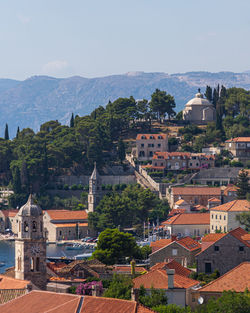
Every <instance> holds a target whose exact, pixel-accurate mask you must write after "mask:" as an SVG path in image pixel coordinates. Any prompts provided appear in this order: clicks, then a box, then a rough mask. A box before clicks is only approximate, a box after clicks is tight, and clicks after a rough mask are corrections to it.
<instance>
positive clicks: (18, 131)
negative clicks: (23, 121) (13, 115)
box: [16, 126, 20, 138]
mask: <svg viewBox="0 0 250 313" xmlns="http://www.w3.org/2000/svg"><path fill="white" fill-rule="evenodd" d="M19 133H20V128H19V126H18V127H17V131H16V138H18V136H19Z"/></svg>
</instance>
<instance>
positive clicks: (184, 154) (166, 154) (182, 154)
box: [153, 151, 191, 160]
mask: <svg viewBox="0 0 250 313" xmlns="http://www.w3.org/2000/svg"><path fill="white" fill-rule="evenodd" d="M158 156H161V157H162V158H163V159H168V157H173V156H174V157H175V156H177V157H178V156H179V157H182V158H183V157H185V158H190V156H191V153H189V152H159V151H157V152H155V153H154V155H153V160H158Z"/></svg>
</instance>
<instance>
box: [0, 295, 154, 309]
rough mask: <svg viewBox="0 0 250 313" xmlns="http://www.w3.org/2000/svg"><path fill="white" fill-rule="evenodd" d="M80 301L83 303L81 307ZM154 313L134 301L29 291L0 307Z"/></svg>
mask: <svg viewBox="0 0 250 313" xmlns="http://www.w3.org/2000/svg"><path fill="white" fill-rule="evenodd" d="M81 299H82V300H83V303H82V305H81ZM79 308H80V310H79V313H154V311H152V310H150V309H148V308H145V307H143V306H142V305H139V304H138V303H137V302H135V301H129V300H121V299H112V298H102V297H91V296H83V297H81V296H77V295H70V294H65V293H63V294H62V293H55V292H48V291H31V292H30V293H28V294H26V295H24V296H21V297H19V298H17V299H15V300H13V301H10V302H8V303H6V304H4V305H2V306H1V307H0V311H1V313H18V312H20V313H21V312H22V313H26V312H29V313H48V312H50V313H76V312H78V309H79Z"/></svg>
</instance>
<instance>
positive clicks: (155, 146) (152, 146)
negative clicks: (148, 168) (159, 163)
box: [132, 134, 168, 161]
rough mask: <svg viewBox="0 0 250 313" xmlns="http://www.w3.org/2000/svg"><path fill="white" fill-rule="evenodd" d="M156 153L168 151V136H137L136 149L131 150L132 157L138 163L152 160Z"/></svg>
mask: <svg viewBox="0 0 250 313" xmlns="http://www.w3.org/2000/svg"><path fill="white" fill-rule="evenodd" d="M157 151H168V136H167V135H166V134H138V135H137V137H136V147H135V148H133V149H132V156H133V157H135V158H137V159H138V160H139V161H148V160H152V157H153V155H154V153H155V152H157Z"/></svg>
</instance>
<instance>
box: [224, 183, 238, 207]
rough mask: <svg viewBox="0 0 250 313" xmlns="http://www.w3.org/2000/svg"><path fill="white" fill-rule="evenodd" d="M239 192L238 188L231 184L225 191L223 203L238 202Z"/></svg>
mask: <svg viewBox="0 0 250 313" xmlns="http://www.w3.org/2000/svg"><path fill="white" fill-rule="evenodd" d="M237 190H238V187H237V186H235V185H232V184H229V185H228V186H227V187H226V188H225V189H224V190H223V203H226V202H230V201H233V200H236V199H237Z"/></svg>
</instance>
